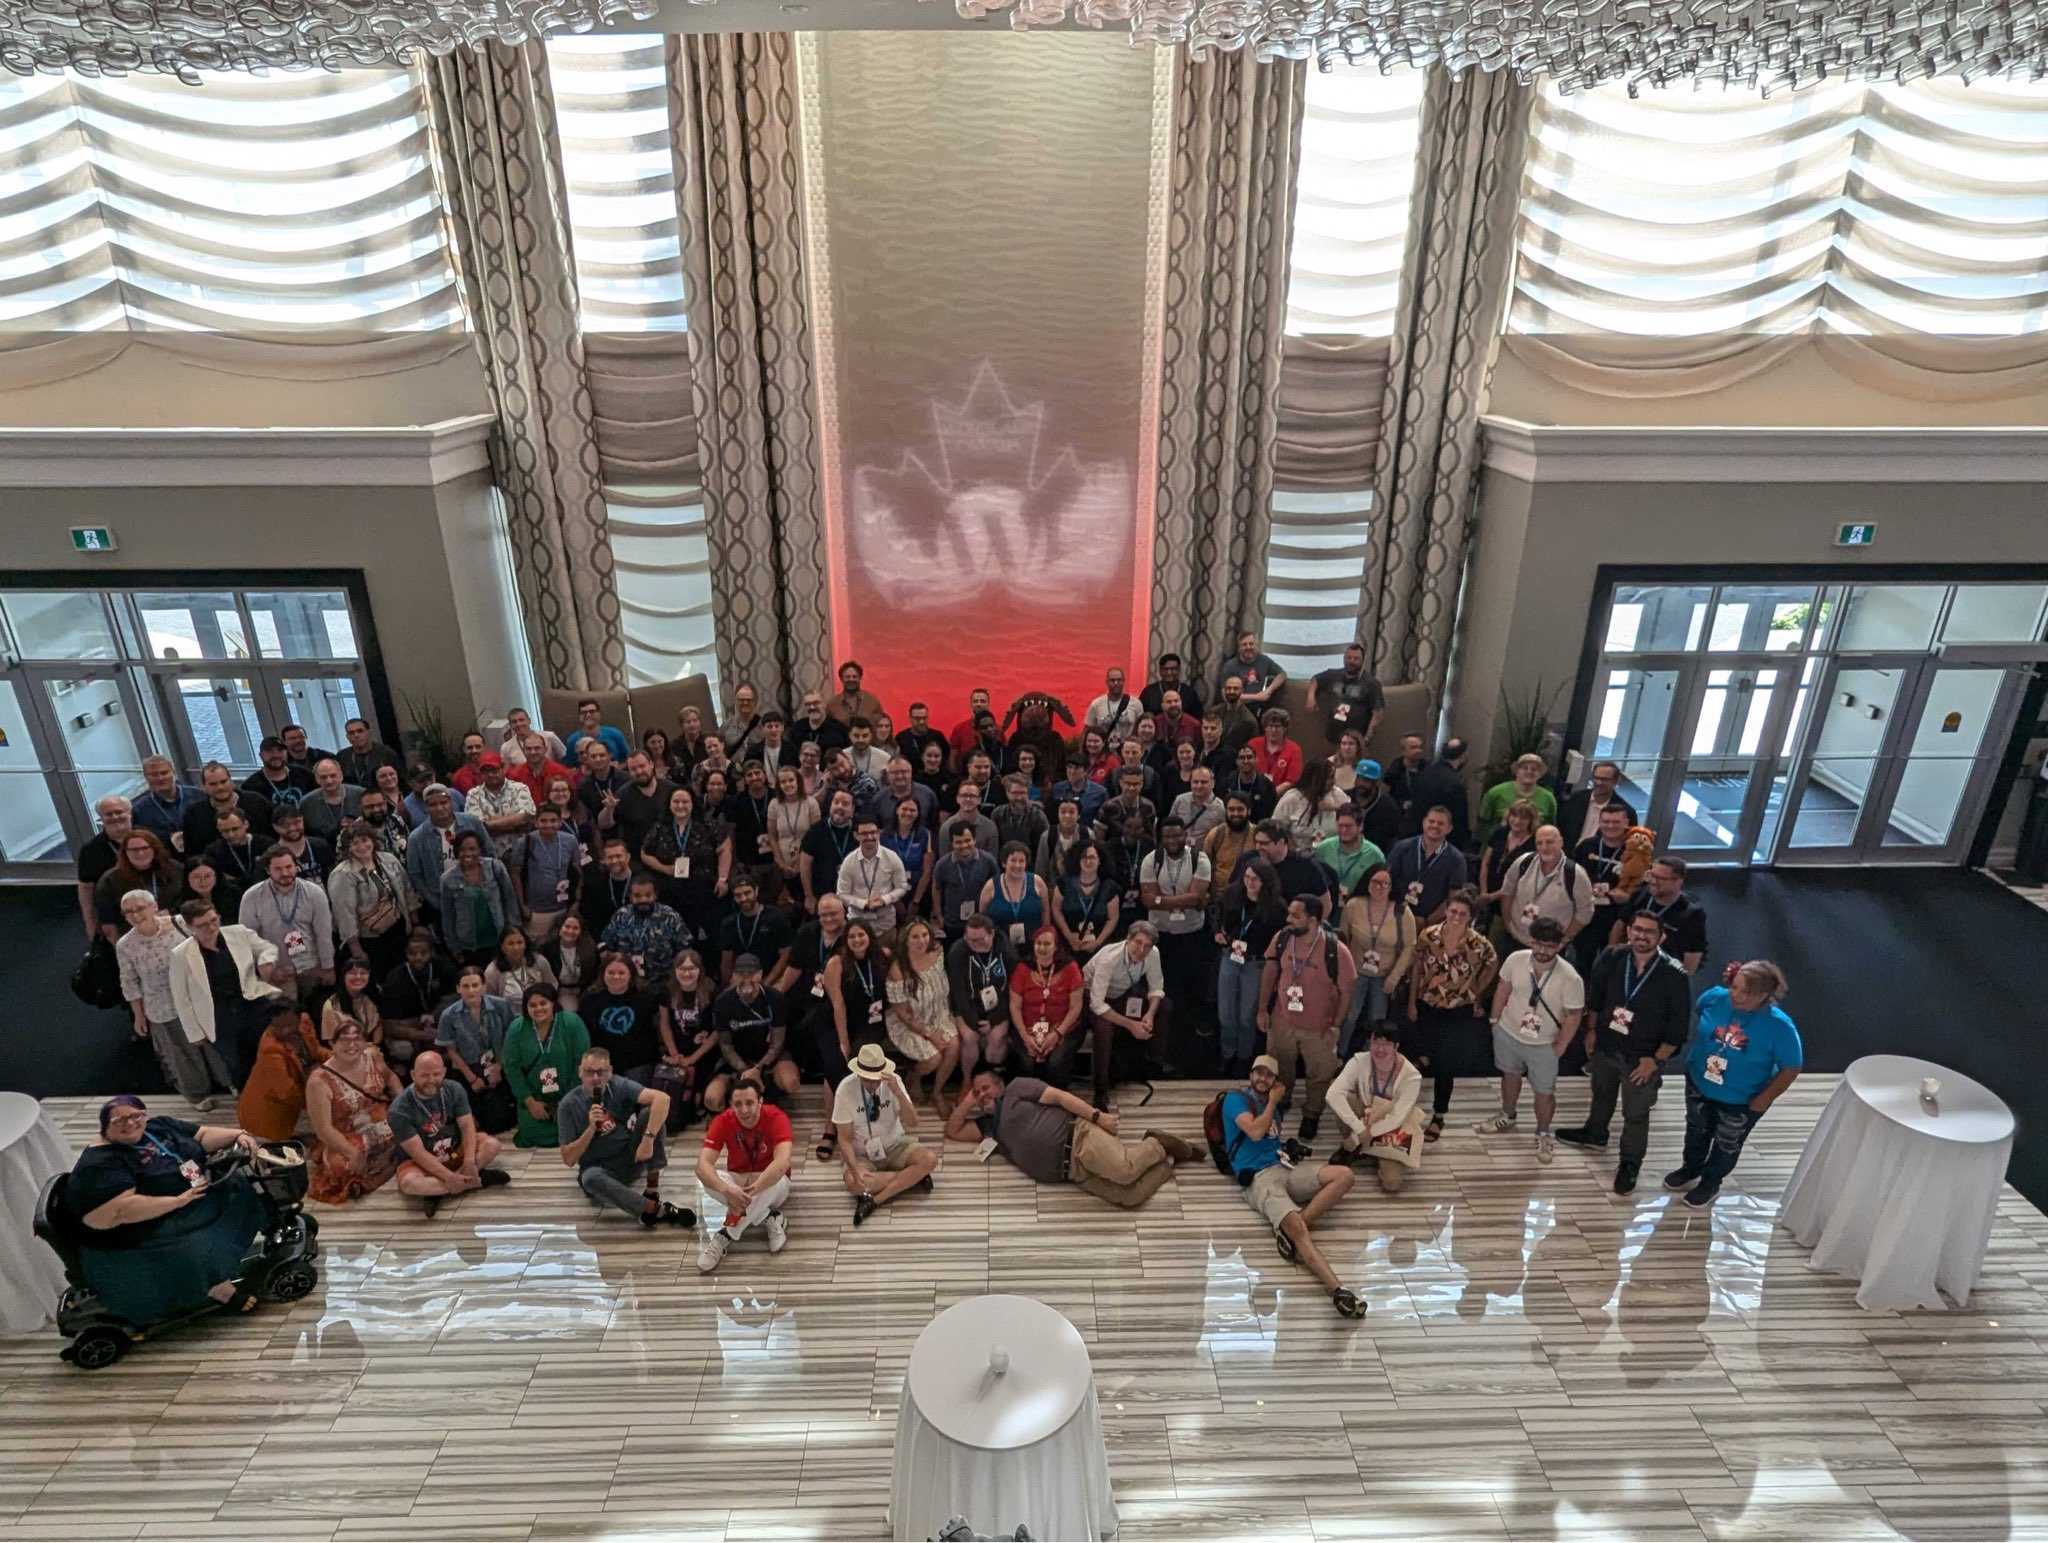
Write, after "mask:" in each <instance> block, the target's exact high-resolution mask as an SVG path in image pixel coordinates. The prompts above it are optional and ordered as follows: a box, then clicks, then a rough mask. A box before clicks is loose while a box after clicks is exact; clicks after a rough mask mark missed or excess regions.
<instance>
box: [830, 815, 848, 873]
mask: <svg viewBox="0 0 2048 1543" xmlns="http://www.w3.org/2000/svg"><path fill="white" fill-rule="evenodd" d="M825 834H826V835H828V836H830V837H831V838H832V849H833V851H834V852H836V853H837V854H838V856H839V860H840V861H841V862H842V863H843V862H845V861H846V854H847V853H848V852H850V851H852V850H853V827H852V826H851V825H849V826H847V827H846V834H845V835H844V836H842V835H840V834H839V827H838V826H837V825H834V824H832V823H831V822H830V821H827V822H826V825H825Z"/></svg>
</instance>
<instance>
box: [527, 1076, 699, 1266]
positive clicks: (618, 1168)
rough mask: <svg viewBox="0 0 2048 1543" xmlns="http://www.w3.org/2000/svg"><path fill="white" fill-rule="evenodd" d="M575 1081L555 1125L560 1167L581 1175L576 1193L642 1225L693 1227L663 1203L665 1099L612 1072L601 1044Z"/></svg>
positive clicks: (682, 1212)
mask: <svg viewBox="0 0 2048 1543" xmlns="http://www.w3.org/2000/svg"><path fill="white" fill-rule="evenodd" d="M576 1075H577V1079H578V1080H577V1084H576V1086H575V1087H573V1088H571V1089H570V1090H569V1091H568V1092H567V1093H565V1094H563V1095H562V1102H561V1103H560V1104H559V1105H557V1106H556V1108H555V1126H556V1130H557V1133H558V1134H559V1136H560V1138H561V1153H562V1163H563V1166H565V1167H571V1168H574V1169H575V1170H576V1184H577V1187H578V1188H580V1189H581V1190H582V1191H583V1193H584V1194H586V1195H588V1196H589V1197H590V1198H591V1199H592V1200H595V1201H597V1202H598V1203H599V1204H600V1205H608V1206H610V1207H611V1208H612V1209H613V1210H616V1211H623V1212H625V1213H626V1215H628V1216H631V1217H633V1218H635V1219H636V1220H637V1221H638V1222H639V1223H640V1225H641V1226H643V1227H647V1228H654V1227H658V1226H661V1225H662V1224H663V1223H667V1224H668V1225H669V1226H671V1227H694V1226H696V1225H697V1213H696V1212H694V1211H691V1210H687V1209H685V1208H684V1207H682V1206H674V1205H670V1204H669V1203H668V1202H667V1201H665V1200H663V1199H662V1198H661V1170H662V1169H664V1168H666V1167H667V1166H668V1152H667V1150H666V1149H665V1148H664V1146H663V1144H662V1129H663V1127H664V1126H666V1125H667V1124H668V1095H667V1094H666V1093H664V1092H662V1091H661V1090H660V1089H659V1088H643V1087H642V1086H640V1084H639V1083H637V1082H635V1081H634V1080H633V1079H632V1078H630V1077H623V1076H620V1075H619V1074H618V1073H616V1072H614V1071H613V1070H612V1056H611V1052H610V1051H609V1050H606V1049H604V1048H603V1047H601V1046H599V1047H596V1048H593V1049H590V1050H586V1051H584V1052H583V1059H582V1060H581V1061H580V1062H578V1063H577V1067H576ZM636 1186H637V1187H636Z"/></svg>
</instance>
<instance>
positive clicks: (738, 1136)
mask: <svg viewBox="0 0 2048 1543" xmlns="http://www.w3.org/2000/svg"><path fill="white" fill-rule="evenodd" d="M794 1145H795V1137H794V1136H793V1135H792V1134H791V1132H790V1128H789V1116H788V1115H786V1114H784V1113H783V1112H782V1111H781V1110H780V1109H778V1108H776V1107H775V1106H774V1105H773V1104H771V1103H768V1102H767V1101H766V1100H765V1099H763V1098H762V1097H761V1078H760V1074H759V1073H758V1072H754V1071H749V1072H747V1073H745V1074H744V1075H743V1076H742V1077H741V1078H740V1079H739V1081H738V1082H736V1083H735V1084H734V1085H733V1090H732V1104H731V1106H730V1107H729V1108H727V1109H725V1110H724V1111H723V1112H721V1113H720V1114H719V1116H718V1117H717V1118H716V1119H714V1120H713V1121H712V1122H711V1125H710V1128H709V1129H707V1130H706V1131H705V1132H704V1147H703V1150H701V1151H700V1152H698V1154H697V1182H698V1183H700V1184H702V1185H703V1186H704V1188H705V1189H707V1190H709V1191H710V1192H711V1193H712V1195H714V1196H716V1197H717V1198H718V1199H721V1200H723V1201H724V1202H725V1203H726V1206H727V1210H726V1213H725V1218H724V1220H723V1222H721V1223H720V1224H719V1225H718V1226H715V1227H713V1228H712V1229H711V1231H710V1233H709V1234H708V1235H707V1236H706V1237H705V1239H704V1246H703V1247H702V1248H700V1249H698V1250H697V1268H698V1269H699V1270H701V1271H702V1272H703V1273H704V1274H706V1275H709V1274H710V1273H711V1272H712V1271H713V1270H715V1269H717V1268H718V1261H719V1260H721V1259H723V1258H724V1257H725V1254H726V1250H727V1249H729V1248H731V1247H732V1246H733V1244H735V1243H737V1242H739V1240H740V1239H741V1238H742V1237H744V1236H746V1232H747V1229H748V1228H749V1227H752V1226H755V1225H756V1224H758V1225H759V1226H760V1227H761V1230H762V1231H763V1232H765V1233H766V1234H767V1235H768V1252H769V1253H771V1254H779V1253H781V1252H782V1250H783V1248H784V1247H785V1246H786V1245H787V1244H788V1242H789V1221H788V1219H787V1218H786V1217H784V1215H783V1214H782V1208H783V1206H784V1205H785V1204H787V1203H788V1201H789V1162H790V1152H791V1149H792V1147H793V1146H794ZM721 1155H723V1157H724V1158H725V1170H724V1172H722V1173H721V1172H720V1171H719V1167H718V1159H719V1157H720V1156H721Z"/></svg>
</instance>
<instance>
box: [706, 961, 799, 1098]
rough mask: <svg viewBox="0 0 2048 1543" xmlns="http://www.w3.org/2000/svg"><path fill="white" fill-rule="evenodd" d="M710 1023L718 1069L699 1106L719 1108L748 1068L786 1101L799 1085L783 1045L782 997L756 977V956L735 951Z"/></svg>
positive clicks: (785, 1031) (758, 971)
mask: <svg viewBox="0 0 2048 1543" xmlns="http://www.w3.org/2000/svg"><path fill="white" fill-rule="evenodd" d="M711 1028H712V1031H713V1032H714V1033H716V1034H717V1035H718V1058H719V1061H720V1063H721V1066H720V1070H719V1074H718V1075H717V1076H716V1077H714V1078H712V1079H711V1082H710V1083H709V1085H708V1086H706V1087H705V1089H704V1107H705V1108H706V1109H708V1110H710V1111H712V1112H713V1113H716V1112H717V1111H719V1110H721V1109H723V1108H724V1107H725V1106H726V1103H727V1101H728V1100H729V1099H730V1098H731V1096H732V1087H733V1084H734V1083H735V1082H737V1081H738V1080H739V1079H740V1078H742V1077H744V1076H746V1075H747V1074H748V1073H749V1072H752V1073H753V1074H754V1075H755V1076H756V1077H757V1078H758V1079H759V1081H760V1083H761V1086H762V1089H763V1090H764V1091H765V1090H766V1089H768V1088H771V1087H772V1088H774V1089H775V1090H776V1091H777V1092H778V1093H779V1094H780V1095H781V1102H782V1103H784V1104H788V1103H791V1102H793V1101H794V1100H795V1098H796V1096H797V1094H798V1093H799V1092H800V1091H801V1090H802V1088H803V1077H802V1075H801V1074H800V1073H799V1072H798V1071H797V1066H796V1062H795V1061H793V1060H791V1059H790V1057H789V1052H788V1049H787V1046H786V1041H787V1039H788V1036H789V1030H788V1028H787V1027H786V1025H785V1024H784V1022H783V1012H782V998H781V997H780V996H779V995H777V994H776V993H775V992H773V991H770V990H769V989H768V988H767V986H765V985H764V984H762V980H761V961H760V960H759V959H758V958H756V957H755V956H754V955H752V954H741V955H740V956H739V957H738V958H737V959H735V960H733V962H732V984H731V985H730V986H728V987H726V989H725V990H723V991H721V992H719V993H718V996H717V999H716V1000H715V1001H713V1002H712V1004H711Z"/></svg>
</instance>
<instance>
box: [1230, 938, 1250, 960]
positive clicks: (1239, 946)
mask: <svg viewBox="0 0 2048 1543" xmlns="http://www.w3.org/2000/svg"><path fill="white" fill-rule="evenodd" d="M1246 952H1247V950H1246V948H1245V942H1244V939H1243V938H1239V939H1238V940H1237V941H1236V942H1235V943H1232V944H1231V945H1230V962H1231V963H1232V964H1243V963H1244V960H1245V954H1246Z"/></svg>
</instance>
